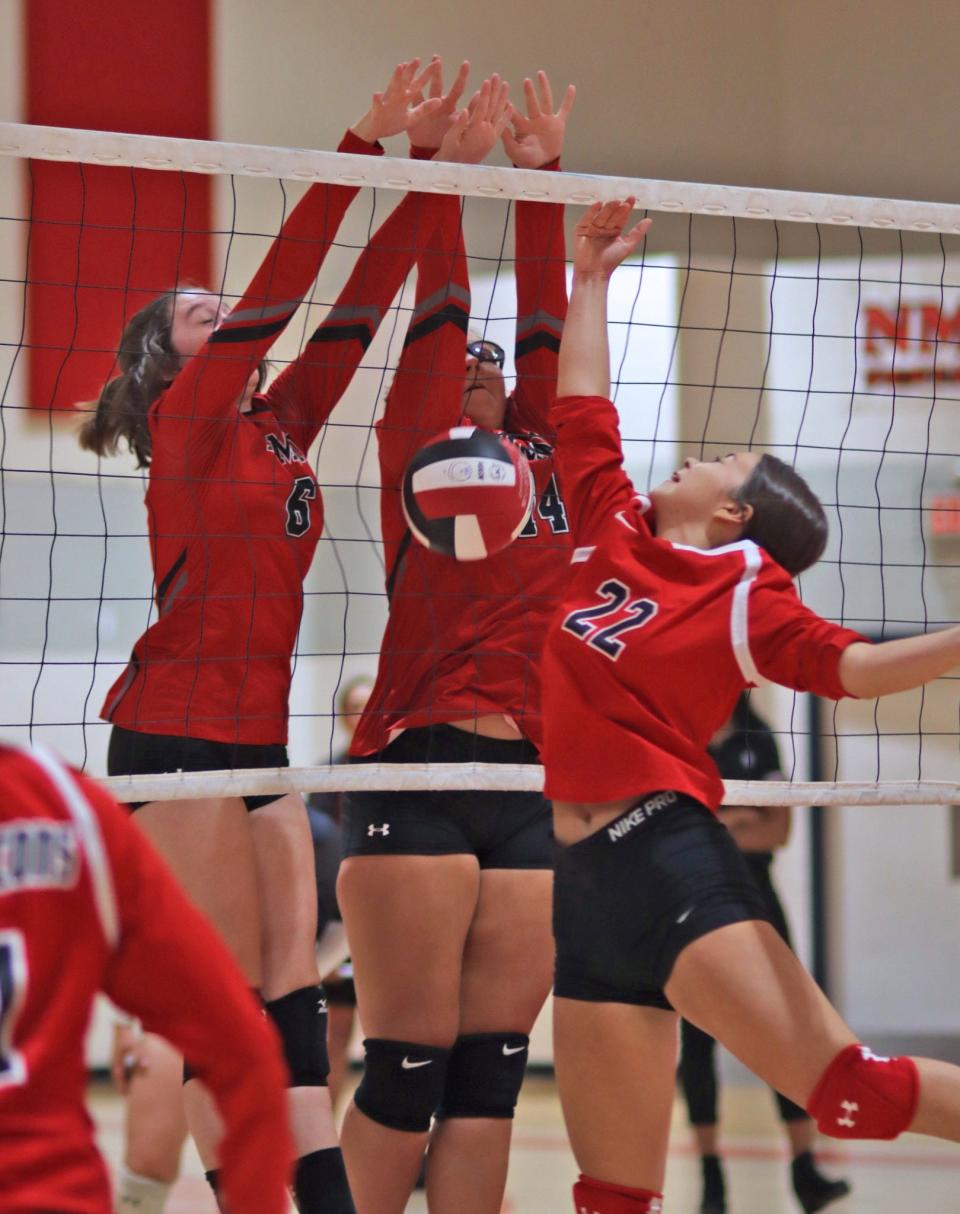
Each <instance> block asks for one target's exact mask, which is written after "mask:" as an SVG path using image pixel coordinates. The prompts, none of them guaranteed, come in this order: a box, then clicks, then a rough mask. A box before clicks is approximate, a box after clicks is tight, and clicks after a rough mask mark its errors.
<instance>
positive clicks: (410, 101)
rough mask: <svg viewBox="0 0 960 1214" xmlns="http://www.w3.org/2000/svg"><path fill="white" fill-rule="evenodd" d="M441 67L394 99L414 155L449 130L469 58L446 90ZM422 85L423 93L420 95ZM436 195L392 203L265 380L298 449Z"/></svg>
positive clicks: (371, 331)
mask: <svg viewBox="0 0 960 1214" xmlns="http://www.w3.org/2000/svg"><path fill="white" fill-rule="evenodd" d="M442 70H443V69H442V65H441V63H440V60H439V58H438V57H437V56H434V58H433V59H432V60H431V62H430V64H429V65H428V67H427V69H426V70H425V71H424V72H423V73H421V74H420V76H418V77H417V78H416V80H415V81H414V82H413V83H414V85H415V86H416V89H417V91H416V92H412V93H411V94H410V95H409V96H408V95H404V96H403V98H402V100H403V102H404V104H406V105H407V126H406V129H407V133H408V135H409V136H410V139H411V141H413V154H414V156H416V157H417V158H420V159H430V158H431V157H432V156H433V155H434V154H435V153H436V151H437V149H438V148H439V146H440V144H441V142H442V140H443V136H444V135H445V134H446V132H447V130H448V129H449V127H450V125H451V123H452V121H453V119H454V117H455V111H456V104H457V101H458V100H459V98H460V96H461V94H462V93H463V89H464V85H465V84H466V78H467V73H468V72H469V64H467V63H464V64H463V65H462V66H461V68H460V71H459V72H458V73H457V76H456V77H455V79H454V81H453V84H452V85H451V87H450V89H449V90H448V91H447V92H444V90H443V77H442ZM411 87H412V86H411ZM425 87H428V88H429V92H430V96H429V97H427V98H425V97H424V95H423V92H424V88H425ZM400 118H401V114H400V113H397V114H396V116H395V118H394V120H393V122H392V123H391V125H392V126H396V125H397V122H399V120H400ZM357 130H365V131H367V132H368V133H372V131H369V129H368V127H367V125H365V124H358V127H357V128H355V130H354V133H356V131H357ZM434 140H435V142H434ZM439 201H440V200H439V199H438V197H437V195H432V194H409V195H407V197H406V198H405V199H404V200H403V201H402V202H401V203H400V204H399V205H398V206H397V207H396V208H395V209H394V211H393V212H392V214H391V215H390V216H389V217H388V218H387V219H386V220H385V222H384V223H383V224H382V225H381V226H380V228H379V229H378V230H377V232H375V233H374V235H373V236H372V237H371V239H370V241H369V243H368V244H367V247H366V248H365V249H364V250H363V252H362V253H361V254H360V256H359V258H358V259H357V263H356V265H355V267H354V270H353V273H352V274H351V275H350V278H349V280H348V282H347V284H346V286H345V287H344V289H343V290H342V291H341V292H340V295H339V296H338V297H337V301H336V303H335V304H334V305H333V307H332V308H331V309H330V311H329V312H328V313H327V315H326V317H325V318H324V320H323V322H322V323H321V324H320V326H319V327H318V328H317V329H316V330H315V332H314V333H313V335H312V336H311V337H310V338H309V339H308V341H307V344H306V346H305V348H304V350H303V352H302V353H301V355H300V357H299V358H297V359H296V361H295V362H293V363H291V365H290V366H289V367H287V368H286V369H285V370H284V371H283V372H282V373H281V374H280V375H279V376H278V377H277V379H276V380H275V381H274V383H273V384H272V385H271V387H270V389H269V392H268V393H267V395H268V398H269V400H270V406H271V408H272V409H273V411H274V412H275V413H276V414H277V416H278V417H280V418H281V419H282V420H283V422H284V424H285V425H287V426H289V427H291V428H295V429H296V430H297V434H298V442H299V443H300V445H301V447H302V449H303V450H306V449H307V447H308V446H309V445H310V443H311V442H312V441H313V439H314V438H315V437H316V435H317V433H318V432H319V430H320V428H321V426H322V425H323V424H324V422H325V421H326V420H327V418H328V417H329V416H330V413H331V412H332V411H333V409H334V407H335V406H336V404H337V403H338V401H339V400H340V398H341V397H342V396H343V394H344V392H345V391H346V389H347V387H348V385H349V383H350V380H351V379H352V378H353V375H354V373H355V371H356V369H357V367H358V366H359V364H360V360H361V359H362V358H363V355H364V353H365V352H366V350H367V349H368V347H369V346H370V343H371V342H372V341H373V339H374V337H375V336H376V333H377V329H378V328H379V326H380V323H381V322H382V320H383V318H384V316H385V315H386V313H387V310H388V308H389V307H390V304H391V303H392V302H393V300H394V299H395V298H396V296H397V294H398V292H399V291H400V289H401V288H402V286H403V283H404V282H405V281H406V278H407V276H408V275H409V273H410V270H411V269H412V268H413V265H414V262H415V261H416V259H417V257H418V256H419V253H420V250H421V249H422V248H423V246H424V245H425V243H426V240H427V236H428V234H430V233H432V231H433V229H434V228H435V227H436V225H437V223H438V222H439V218H440V211H439V208H438V205H437V204H438V202H439Z"/></svg>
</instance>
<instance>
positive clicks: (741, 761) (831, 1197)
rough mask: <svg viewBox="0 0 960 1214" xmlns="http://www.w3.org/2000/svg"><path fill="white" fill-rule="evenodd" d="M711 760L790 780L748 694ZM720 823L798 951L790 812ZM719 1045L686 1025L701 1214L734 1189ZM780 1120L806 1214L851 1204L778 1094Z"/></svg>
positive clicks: (684, 1063) (683, 1058)
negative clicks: (789, 902) (786, 881)
mask: <svg viewBox="0 0 960 1214" xmlns="http://www.w3.org/2000/svg"><path fill="white" fill-rule="evenodd" d="M709 751H710V756H711V758H712V759H713V761H714V762H715V763H716V765H717V770H718V771H719V772H720V776H721V778H722V779H724V780H783V779H786V777H785V776H784V775H783V772H782V771H781V770H780V753H779V750H778V747H777V742H776V739H775V738H774V736H773V731H772V730H771V728H770V726H769V725H767V723H766V722H765V721H764V720H762V719H761V717H760V716H758V714H757V713H756V712H754V710H753V708H752V707H751V704H750V697H749V695H747V693H746V692H744V693H743V694H742V695H741V696H740V698H739V699H738V700H737V705H736V708H734V710H733V715H732V716H731V717H730V720H729V721H727V722H726V723H725V724H724V725H723V726H721V728H720V729H719V730H718V731H717V732H716V733H715V734H714V735H713V737H712V738H711V739H710V746H709ZM719 817H720V821H721V822H722V823H723V824H724V826H726V828H727V830H729V831H730V833H731V835H733V838H734V841H735V842H736V844H737V846H738V847H739V848H740V851H741V852H742V853H743V858H744V860H746V862H747V868H749V870H750V875H751V877H753V879H754V881H755V882H756V884H757V888H758V889H759V890H760V892H761V894H762V895H763V900H764V902H765V904H766V907H767V915H768V918H769V921H770V922H771V923H772V924H773V926H774V927H775V928H776V930H777V932H778V933H779V935H780V936H781V937H782V938H783V940H785V941H786V943H787V944H788V945H789V944H790V929H789V927H788V926H787V917H786V915H785V914H784V910H783V907H782V905H781V904H780V899H779V897H778V896H777V891H776V888H775V887H774V884H773V878H772V874H771V868H772V866H773V858H774V852H775V851H777V850H778V849H779V848H781V847H784V846H785V845H786V843H787V841H788V839H789V837H790V817H791V812H790V807H789V806H787V805H767V806H762V807H755V806H748V805H732V806H724V807H722V808H721V809H720V811H719ZM715 1045H716V1042H715V1041H714V1040H713V1038H712V1037H711V1036H710V1034H709V1033H704V1032H703V1031H702V1030H701V1029H698V1028H697V1027H696V1025H694V1024H691V1023H690V1021H689V1020H683V1021H681V1024H680V1082H681V1084H682V1087H683V1094H684V1098H685V1099H686V1102H687V1111H688V1113H689V1117H690V1123H691V1125H692V1126H693V1129H694V1133H695V1135H696V1140H697V1146H698V1148H699V1151H700V1164H701V1171H702V1174H703V1198H702V1200H701V1202H700V1214H726V1210H727V1200H726V1181H725V1177H724V1169H723V1163H722V1160H721V1157H720V1154H719V1148H718V1128H719V1127H718V1124H717V1105H718V1103H719V1100H718V1098H719V1090H718V1085H717V1066H716V1049H715ZM774 1095H775V1097H776V1102H777V1109H778V1111H779V1113H780V1120H781V1122H782V1123H783V1128H784V1130H785V1132H786V1135H787V1139H788V1141H789V1144H790V1155H791V1163H790V1182H791V1184H792V1186H793V1191H794V1193H795V1194H796V1195H797V1200H798V1201H799V1202H800V1205H801V1206H802V1208H803V1210H804V1214H816V1211H817V1210H822V1209H824V1208H825V1207H826V1206H828V1205H830V1203H831V1202H834V1201H838V1200H839V1199H840V1198H841V1197H846V1195H847V1194H848V1193H849V1192H850V1185H849V1184H848V1183H847V1182H846V1181H845V1180H831V1179H830V1178H829V1177H828V1176H824V1174H823V1173H822V1172H821V1171H820V1169H819V1167H818V1166H817V1161H816V1160H815V1159H814V1157H813V1141H814V1134H815V1127H814V1124H813V1122H812V1121H811V1119H810V1117H809V1116H808V1115H807V1113H806V1112H805V1110H804V1109H802V1108H800V1106H799V1105H798V1104H795V1103H794V1102H793V1101H792V1100H788V1099H787V1098H786V1096H781V1095H780V1093H779V1092H775V1093H774Z"/></svg>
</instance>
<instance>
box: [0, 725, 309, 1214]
mask: <svg viewBox="0 0 960 1214" xmlns="http://www.w3.org/2000/svg"><path fill="white" fill-rule="evenodd" d="M100 990H102V991H104V992H105V993H106V994H108V995H109V996H110V998H111V999H113V1000H114V1001H115V1002H116V1003H117V1004H119V1005H120V1006H121V1007H123V1008H125V1009H127V1010H128V1011H130V1012H132V1013H133V1014H134V1015H137V1016H139V1017H140V1018H141V1019H142V1020H143V1022H144V1025H145V1026H146V1027H147V1028H148V1029H150V1030H151V1031H154V1032H157V1033H160V1034H162V1035H163V1036H164V1037H167V1038H169V1040H170V1041H171V1042H173V1044H174V1045H175V1046H176V1047H177V1048H178V1049H179V1050H181V1051H183V1053H184V1054H186V1055H187V1056H189V1058H190V1060H191V1062H192V1063H193V1064H194V1066H195V1068H196V1070H197V1073H198V1074H199V1075H200V1076H201V1077H202V1078H203V1080H204V1082H205V1083H206V1084H207V1085H208V1086H209V1087H210V1089H211V1091H212V1092H213V1093H214V1095H215V1097H216V1099H217V1102H218V1104H219V1107H220V1111H221V1114H222V1115H223V1117H224V1120H225V1123H226V1137H225V1139H224V1142H223V1146H222V1153H221V1154H222V1161H223V1162H222V1167H223V1184H224V1190H225V1192H226V1194H227V1197H228V1200H229V1202H230V1208H231V1209H232V1210H233V1211H235V1212H236V1214H241V1212H243V1211H246V1212H247V1214H266V1212H268V1211H269V1212H275V1214H282V1212H283V1211H285V1210H286V1192H285V1185H286V1181H287V1177H288V1174H289V1170H290V1165H291V1162H292V1159H293V1144H292V1141H291V1139H290V1137H289V1133H288V1130H287V1122H286V1111H285V1088H284V1080H285V1073H284V1068H283V1064H282V1062H281V1051H280V1048H279V1045H278V1043H277V1040H276V1037H275V1034H274V1032H273V1031H272V1029H271V1028H270V1027H269V1026H268V1025H267V1023H266V1020H265V1018H264V1017H263V1015H262V1013H261V1011H260V1009H259V1007H258V1005H257V1003H256V1002H255V1000H254V998H253V996H252V995H251V993H250V991H249V989H248V988H247V986H246V983H245V981H244V978H243V976H242V975H241V973H240V971H239V969H238V968H237V967H236V965H235V964H234V962H233V961H232V960H231V958H230V957H229V955H228V954H227V952H226V950H225V948H224V946H223V944H222V943H221V941H220V939H219V937H218V936H217V934H216V933H215V932H214V930H213V928H212V927H211V926H210V924H209V923H208V922H207V920H206V919H205V918H203V916H202V915H200V914H199V912H198V911H196V910H195V909H194V908H193V906H192V905H190V903H188V902H187V899H186V898H185V897H184V895H183V894H182V893H181V892H180V889H179V887H178V886H177V884H176V882H175V881H174V879H173V877H172V876H171V875H170V873H169V872H168V871H167V869H166V867H165V866H164V865H163V863H162V862H161V860H160V859H159V857H158V856H157V855H156V853H155V852H154V851H153V849H152V848H151V847H150V845H149V844H148V843H147V841H146V839H145V838H144V837H143V836H142V835H141V834H140V832H139V831H138V830H137V828H136V827H135V826H134V825H133V823H132V821H131V820H130V818H129V816H128V815H127V814H126V813H124V811H123V810H121V809H120V807H119V806H118V805H117V804H116V803H115V802H114V801H112V799H111V798H110V797H109V796H108V795H107V793H106V792H104V791H103V790H102V789H101V788H99V787H97V785H95V784H94V783H93V782H92V781H89V780H85V779H83V778H82V777H81V776H78V775H76V774H75V773H73V772H70V771H68V770H67V769H66V768H65V767H63V766H62V765H61V764H60V763H59V762H58V761H57V760H56V759H55V758H54V757H53V756H52V755H50V754H49V753H48V752H44V751H39V750H38V751H36V752H35V753H34V754H33V755H32V756H31V755H30V754H28V753H27V752H25V751H18V750H11V749H9V748H5V747H0V1144H2V1146H0V1214H27V1212H31V1214H32V1212H34V1211H37V1212H44V1211H50V1210H56V1211H57V1212H58V1214H109V1211H111V1210H112V1208H113V1207H112V1201H111V1196H110V1185H109V1181H108V1178H107V1172H106V1168H105V1166H104V1164H103V1161H102V1159H101V1158H100V1156H99V1154H98V1152H97V1149H96V1147H95V1145H94V1137H93V1127H92V1124H91V1121H90V1117H89V1115H88V1113H87V1111H86V1108H85V1106H84V1089H85V1087H86V1068H85V1064H84V1055H83V1049H84V1039H85V1036H86V1031H87V1024H88V1022H89V1019H90V1012H91V1007H92V1005H93V999H94V996H95V994H96V993H97V991H100Z"/></svg>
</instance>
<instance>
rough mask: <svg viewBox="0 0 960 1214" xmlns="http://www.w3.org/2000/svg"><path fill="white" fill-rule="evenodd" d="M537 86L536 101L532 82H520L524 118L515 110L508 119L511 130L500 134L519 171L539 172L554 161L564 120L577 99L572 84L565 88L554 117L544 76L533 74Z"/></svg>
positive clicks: (541, 73) (543, 73)
mask: <svg viewBox="0 0 960 1214" xmlns="http://www.w3.org/2000/svg"><path fill="white" fill-rule="evenodd" d="M537 84H538V85H539V86H540V96H539V97H538V96H537V90H536V89H535V88H534V86H533V81H532V80H530V79H529V78H527V79H526V80H524V82H523V92H524V96H525V97H526V101H527V113H526V117H524V115H523V114H521V113H520V111H519V110H516V109H515V110H514V111H513V117H512V125H513V130H512V131H511V130H510V128H509V127H508V128H507V129H506V130H505V131H504V132H503V146H504V147H505V148H506V150H507V155H508V156H509V157H510V159H511V160H512V161H513V163H514V164H515V165H516V166H517V167H518V168H521V169H539V168H540V167H541V166H542V165H545V164H549V163H550V162H551V160H556V159H557V157H558V156H559V155H560V152H561V150H562V149H563V136H564V132H565V130H566V126H567V117H568V115H569V113H570V111H571V110H572V109H573V101H574V98H575V97H576V95H577V90H576V88H575V87H574V86H573V85H572V84H570V85H568V86H567V91H566V92H565V93H564V95H563V100H562V101H561V102H560V108H559V109H558V110H557V112H556V113H554V112H553V90H552V89H551V88H550V81H549V79H548V78H547V73H546V72H537Z"/></svg>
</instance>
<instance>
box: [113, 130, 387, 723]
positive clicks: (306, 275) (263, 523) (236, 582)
mask: <svg viewBox="0 0 960 1214" xmlns="http://www.w3.org/2000/svg"><path fill="white" fill-rule="evenodd" d="M340 150H341V151H366V152H374V151H378V150H379V151H382V149H379V148H378V147H373V146H372V145H370V144H367V143H364V142H363V141H362V140H359V139H357V137H356V136H354V135H351V134H350V133H349V132H348V134H347V136H346V137H345V139H344V140H343V142H342V143H341V145H340ZM356 193H357V191H356V189H353V188H348V187H345V186H333V185H323V184H320V185H315V186H312V187H311V188H310V189H309V190H308V191H307V193H306V194H305V196H304V197H303V199H302V200H301V202H300V203H299V204H298V206H297V207H296V208H295V209H294V210H293V212H292V213H291V215H290V217H289V218H288V219H287V221H286V223H285V224H284V225H283V229H282V231H281V233H280V235H279V236H278V237H277V239H276V241H275V242H274V245H273V247H272V248H271V250H270V252H269V254H268V255H267V257H266V259H265V260H264V262H263V265H261V267H260V269H259V270H258V271H257V274H256V276H255V278H254V279H253V282H252V283H251V284H250V286H249V287H248V288H247V291H246V292H245V294H244V296H243V298H242V299H241V301H240V302H239V303H238V304H237V305H236V307H235V308H234V309H233V310H232V311H231V313H230V315H229V316H228V317H227V318H226V320H225V321H224V322H223V324H222V325H220V327H219V328H217V329H216V330H215V331H214V332H213V333H212V334H211V336H210V338H209V340H208V342H207V344H206V346H205V347H204V349H203V350H202V351H201V352H200V353H199V354H198V355H197V356H196V357H195V358H192V359H190V360H189V362H188V364H187V365H186V366H185V367H184V369H183V370H181V371H180V372H179V373H178V375H177V376H176V378H175V379H174V380H173V382H172V383H171V385H170V387H169V388H168V389H167V390H166V391H165V392H164V393H163V394H162V395H161V396H160V397H158V399H157V400H156V401H154V403H153V404H152V406H151V407H150V412H149V416H148V423H149V428H150V437H151V442H152V460H151V467H150V480H149V485H148V488H147V494H146V504H147V517H148V525H149V533H150V550H151V556H152V558H153V569H154V580H155V587H156V589H155V601H156V611H157V618H156V621H155V622H154V623H153V624H151V626H150V627H149V628H148V629H147V631H146V632H145V633H144V635H143V636H142V637H141V638H140V640H139V641H137V643H136V645H135V646H134V648H133V653H132V656H131V658H130V662H129V664H128V666H127V668H126V670H125V671H124V673H123V674H122V675H121V676H120V678H119V679H118V680H117V681H116V682H115V683H114V685H113V687H112V688H111V689H110V692H109V694H108V695H107V698H106V701H105V703H104V706H103V709H102V715H103V717H104V718H106V719H107V720H109V721H112V722H113V723H114V724H116V725H122V726H124V727H125V728H127V729H137V730H141V731H143V732H146V733H159V734H174V735H178V736H191V737H198V738H207V739H210V740H212V741H216V742H239V743H261V744H269V743H280V742H285V741H286V739H287V717H288V700H289V691H290V679H291V668H290V659H291V656H292V654H293V649H294V645H295V643H296V637H297V629H298V628H299V625H300V616H301V613H302V609H303V579H304V577H305V575H306V573H307V570H308V569H309V567H310V562H311V560H312V559H313V554H314V550H315V549H316V545H317V540H318V539H319V537H320V532H321V530H322V528H323V507H322V502H321V497H320V490H319V488H318V486H317V482H316V480H315V479H314V476H313V472H312V469H311V467H310V464H309V463H308V461H307V451H308V450H309V447H310V444H311V443H312V442H313V440H314V438H315V437H316V436H317V434H318V432H319V430H320V427H321V426H322V425H323V423H324V422H325V421H326V419H327V417H328V416H329V414H330V411H331V410H332V409H333V407H334V405H335V404H336V403H337V401H338V400H339V399H340V397H341V396H342V394H343V392H344V390H345V389H346V387H347V385H348V384H349V382H350V377H351V376H352V374H353V372H354V370H355V369H356V367H357V364H358V363H359V361H360V358H361V356H362V354H363V351H364V350H365V349H366V347H367V346H368V345H369V344H370V341H371V340H372V337H373V334H374V332H375V331H376V325H377V323H379V318H380V315H376V316H374V314H373V313H371V311H370V309H367V310H366V311H364V312H363V313H362V315H360V316H358V317H355V318H353V319H349V318H346V317H345V315H344V307H343V306H342V305H343V302H344V301H343V300H342V299H341V300H339V301H338V305H337V306H336V307H335V308H334V309H333V311H332V312H331V313H330V314H329V315H328V317H327V318H326V320H325V321H324V323H323V324H322V325H321V326H320V328H319V329H318V330H317V332H316V333H315V334H314V335H313V337H312V338H311V339H310V341H309V342H308V343H307V345H306V347H305V349H304V352H303V353H302V354H301V356H300V357H299V358H298V359H297V360H296V361H295V362H294V363H292V364H291V365H290V366H288V367H287V368H286V369H285V370H284V372H283V373H282V374H281V375H280V376H278V378H277V379H276V380H275V381H274V383H273V384H272V385H271V387H270V388H269V390H268V391H267V392H266V393H265V394H263V395H260V396H257V397H255V400H254V407H253V409H252V410H251V411H250V412H249V413H243V414H242V413H240V412H239V410H238V408H237V401H238V400H239V398H240V396H241V393H242V391H243V389H244V386H245V385H246V383H247V380H248V378H249V376H250V373H251V371H252V370H253V369H254V368H255V367H256V366H257V365H258V364H259V363H260V361H261V360H262V359H263V357H264V355H265V354H266V352H267V350H268V349H269V347H270V345H271V344H272V343H273V341H274V340H275V339H276V338H277V336H278V335H279V334H280V333H281V332H282V331H283V329H284V328H285V327H286V325H287V323H288V322H289V320H290V318H291V317H292V316H293V314H294V312H295V311H296V309H297V307H298V306H299V304H300V300H301V299H302V297H303V295H304V294H305V292H306V291H307V289H308V288H309V286H310V284H311V283H312V282H313V280H314V278H315V277H316V275H317V271H318V270H319V268H320V265H321V263H322V261H323V259H324V256H325V255H326V252H327V250H328V249H329V247H330V245H331V243H332V241H333V239H334V237H335V235H336V232H337V228H338V226H339V224H340V220H341V219H342V217H343V214H344V212H345V210H346V208H347V206H348V205H349V203H350V201H351V199H352V198H353V197H354V195H355V194H356Z"/></svg>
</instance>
